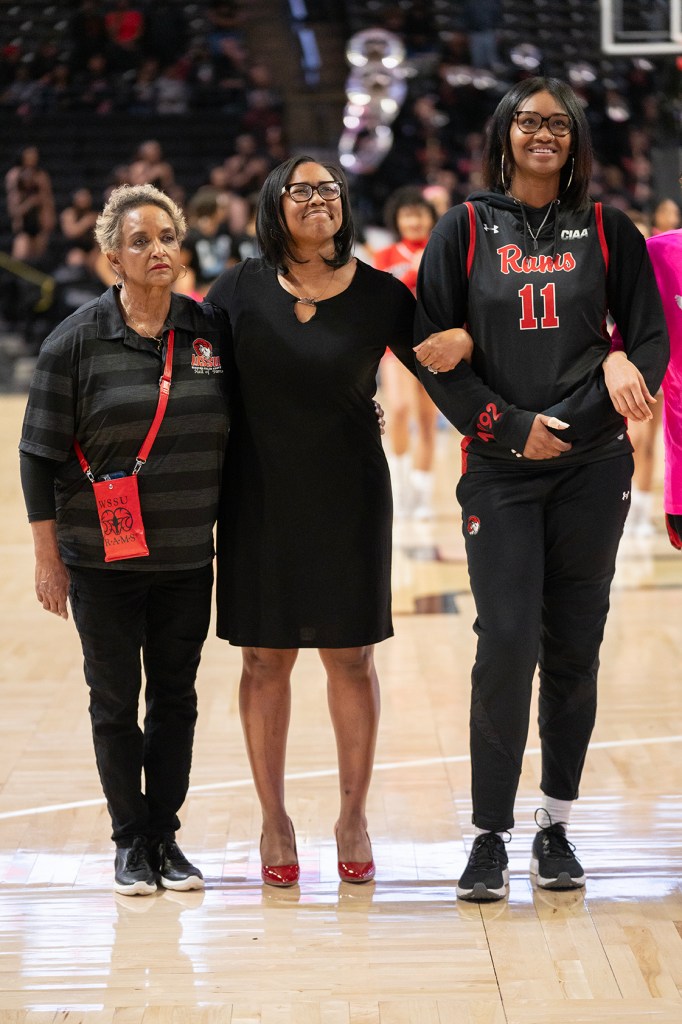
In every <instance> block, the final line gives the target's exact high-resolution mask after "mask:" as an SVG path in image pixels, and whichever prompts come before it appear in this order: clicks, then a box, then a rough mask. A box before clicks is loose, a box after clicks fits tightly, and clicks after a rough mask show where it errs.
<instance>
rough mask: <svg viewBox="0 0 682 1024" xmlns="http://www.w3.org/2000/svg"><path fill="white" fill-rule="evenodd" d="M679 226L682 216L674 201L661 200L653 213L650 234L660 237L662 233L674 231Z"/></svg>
mask: <svg viewBox="0 0 682 1024" xmlns="http://www.w3.org/2000/svg"><path fill="white" fill-rule="evenodd" d="M680 226H682V216H681V215H680V208H679V206H678V205H677V203H676V202H675V200H674V199H661V201H660V203H658V205H657V206H656V209H655V210H654V213H653V217H652V221H651V234H652V235H660V234H662V233H663V232H664V231H676V230H677V229H678V228H679V227H680Z"/></svg>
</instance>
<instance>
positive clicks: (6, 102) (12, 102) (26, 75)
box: [0, 64, 44, 118]
mask: <svg viewBox="0 0 682 1024" xmlns="http://www.w3.org/2000/svg"><path fill="white" fill-rule="evenodd" d="M43 91H44V90H43V86H42V83H41V82H34V80H33V79H32V78H31V72H30V69H29V66H28V64H20V65H19V67H18V68H17V71H16V74H15V76H14V80H13V81H12V82H11V83H10V85H8V87H7V88H6V89H5V90H4V92H3V93H2V96H0V104H2V106H4V107H9V108H10V109H12V110H14V111H15V112H16V114H17V117H20V118H30V117H33V116H34V115H35V114H36V113H37V112H38V111H39V110H41V108H42V105H43Z"/></svg>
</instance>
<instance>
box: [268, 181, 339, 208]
mask: <svg viewBox="0 0 682 1024" xmlns="http://www.w3.org/2000/svg"><path fill="white" fill-rule="evenodd" d="M285 192H286V193H287V195H288V196H289V198H290V199H293V201H294V202H295V203H307V202H308V200H309V199H312V198H313V192H317V194H318V196H319V197H320V199H324V201H325V202H326V203H330V202H331V201H332V199H338V198H339V196H340V195H341V182H340V181H322V182H320V184H319V185H309V184H308V183H307V182H305V181H292V182H291V184H290V185H285V186H284V188H283V189H282V191H281V193H280V195H284V193H285Z"/></svg>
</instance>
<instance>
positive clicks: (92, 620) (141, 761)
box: [69, 565, 213, 846]
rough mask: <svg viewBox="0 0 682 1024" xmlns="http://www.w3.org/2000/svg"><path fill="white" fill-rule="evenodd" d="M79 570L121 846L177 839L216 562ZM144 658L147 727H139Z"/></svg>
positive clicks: (98, 728)
mask: <svg viewBox="0 0 682 1024" xmlns="http://www.w3.org/2000/svg"><path fill="white" fill-rule="evenodd" d="M69 571H70V573H71V590H70V601H71V610H72V612H73V618H74V622H75V624H76V628H77V630H78V634H79V636H80V640H81V645H82V647H83V657H84V668H85V679H86V682H87V684H88V686H89V687H90V718H91V721H92V735H93V741H94V745H95V757H96V759H97V768H98V771H99V776H100V780H101V782H102V789H103V790H104V795H105V797H106V799H107V805H108V808H109V814H110V815H111V823H112V829H113V832H112V838H113V840H114V842H115V843H116V845H117V846H130V845H131V843H132V840H133V838H134V836H137V835H144V836H148V837H150V838H154V837H156V836H161V835H165V836H167V837H169V838H171V837H173V836H174V835H175V830H176V829H178V828H179V827H180V821H179V819H178V816H177V812H178V811H179V809H180V807H181V806H182V804H183V801H184V799H185V796H186V795H187V789H188V787H189V772H190V766H191V763H192V743H193V739H194V724H195V722H196V717H197V695H196V689H195V685H194V684H195V680H196V675H197V669H198V667H199V659H200V657H201V649H202V646H203V643H204V640H205V639H206V634H207V633H208V626H209V621H210V616H211V591H212V586H213V566H212V565H205V566H202V567H201V568H199V569H189V570H183V571H169V572H147V571H145V570H140V571H138V570H126V569H110V570H108V569H84V568H76V567H74V566H70V567H69ZM141 658H142V660H143V661H144V671H145V677H146V685H145V717H144V730H141V729H140V727H139V725H138V704H139V699H140V691H141V686H142V671H141ZM143 774H144V783H143V779H142V776H143Z"/></svg>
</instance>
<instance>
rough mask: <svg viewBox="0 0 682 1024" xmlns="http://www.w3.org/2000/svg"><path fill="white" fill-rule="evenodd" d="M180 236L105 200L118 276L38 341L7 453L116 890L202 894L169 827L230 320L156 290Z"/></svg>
mask: <svg viewBox="0 0 682 1024" xmlns="http://www.w3.org/2000/svg"><path fill="white" fill-rule="evenodd" d="M185 229H186V225H185V220H184V217H183V215H182V213H181V212H180V210H179V209H178V207H177V206H176V205H175V203H173V202H172V200H170V199H169V198H168V196H166V195H165V194H164V193H163V192H160V191H159V190H158V189H156V188H154V187H153V186H152V185H138V186H127V185H124V186H122V187H120V188H117V189H115V190H114V191H113V192H112V194H111V197H110V199H109V201H108V202H107V204H106V206H105V208H104V210H103V212H102V213H101V215H100V217H99V218H98V221H97V225H96V235H97V241H98V242H99V245H100V247H101V249H102V252H103V253H104V254H105V255H106V257H107V259H108V260H109V262H110V264H111V266H112V268H113V270H114V272H115V273H116V275H117V278H118V281H117V283H116V284H115V285H113V286H112V287H111V288H109V289H108V290H107V291H105V292H104V294H102V295H101V296H100V297H99V298H98V299H95V300H93V301H91V302H88V303H86V304H85V305H84V306H82V307H81V308H80V309H78V310H77V311H76V312H75V313H73V314H72V315H71V316H69V317H68V318H67V319H66V320H64V321H63V322H62V323H61V324H59V326H58V327H56V328H55V330H54V331H53V332H52V333H51V334H50V335H49V337H48V338H47V339H46V341H45V342H44V344H43V346H42V349H41V352H40V355H39V357H38V364H37V367H36V370H35V375H34V378H33V382H32V384H31V389H30V393H29V398H28V405H27V408H26V414H25V419H24V425H23V430H22V436H21V442H20V445H19V448H20V458H21V473H22V486H23V489H24V495H25V500H26V507H27V511H28V518H29V521H30V523H31V527H32V531H33V538H34V545H35V555H36V571H35V588H36V594H37V597H38V600H39V601H40V603H41V604H42V606H43V608H44V609H45V610H46V611H50V612H53V613H55V614H56V615H60V616H61V617H62V618H64V619H66V618H67V617H68V612H67V598H68V600H69V603H70V605H71V611H72V614H73V618H74V622H75V624H76V629H77V630H78V633H79V637H80V640H81V644H82V648H83V655H84V668H85V679H86V682H87V684H88V687H89V689H90V716H91V720H92V731H93V738H94V746H95V755H96V760H97V767H98V770H99V775H100V779H101V782H102V788H103V790H104V795H105V797H106V800H107V805H108V809H109V813H110V815H111V821H112V829H113V833H112V838H113V840H114V842H115V844H116V859H115V883H114V884H115V889H116V891H117V892H119V893H123V894H126V895H138V894H139V895H146V894H148V893H153V892H155V891H156V886H157V882H159V883H160V884H161V885H162V886H163V887H165V888H169V889H180V890H185V889H197V888H202V887H203V877H202V874H201V872H200V871H199V870H198V868H196V867H194V866H193V865H192V864H191V863H190V862H189V861H188V860H187V859H186V858H185V856H184V855H183V853H182V851H181V850H180V848H179V846H178V845H177V843H176V841H175V833H176V830H177V829H178V828H179V827H180V821H179V819H178V810H179V809H180V807H181V805H182V803H183V801H184V799H185V796H186V793H187V789H188V785H189V772H190V765H191V759H192V742H193V734H194V723H195V720H196V714H197V696H196V689H195V680H196V674H197V668H198V665H199V659H200V656H201V650H202V645H203V643H204V640H205V638H206V634H207V631H208V625H209V618H210V606H211V590H212V584H213V554H214V551H213V524H214V521H215V518H216V512H217V506H218V491H219V484H220V477H221V470H222V463H223V457H224V452H225V446H226V442H227V434H228V404H227V402H226V396H227V383H228V378H229V376H230V374H229V372H226V371H227V370H228V368H227V367H226V366H225V363H226V361H227V354H226V350H225V349H223V351H222V352H221V343H223V342H224V341H225V340H227V339H228V337H229V334H228V332H229V326H228V324H227V321H226V319H225V318H223V316H222V314H221V313H220V312H219V311H217V310H216V309H215V308H214V307H212V306H210V305H208V304H199V303H196V302H194V301H193V300H191V299H189V298H187V297H185V296H182V295H178V294H174V293H173V291H172V288H173V284H174V282H175V281H176V279H177V278H178V277H179V275H180V274H181V272H182V269H183V268H182V265H181V257H180V244H181V242H182V238H183V236H184V233H185ZM133 485H134V486H133ZM102 488H104V491H102ZM98 489H99V490H98ZM119 489H120V491H121V493H120V494H119V493H118V492H119ZM133 491H135V492H137V495H136V496H137V497H139V504H140V507H141V515H139V514H138V515H135V513H134V511H132V512H131V507H132V506H131V504H130V503H131V502H132V501H133V500H134V497H135V495H133ZM131 495H132V496H131ZM140 519H142V520H143V526H140ZM142 664H144V673H145V718H144V726H143V728H142V729H141V728H140V727H139V726H138V704H139V698H140V692H141V687H142V671H141V668H142ZM143 777H144V783H143V781H142V780H143Z"/></svg>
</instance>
